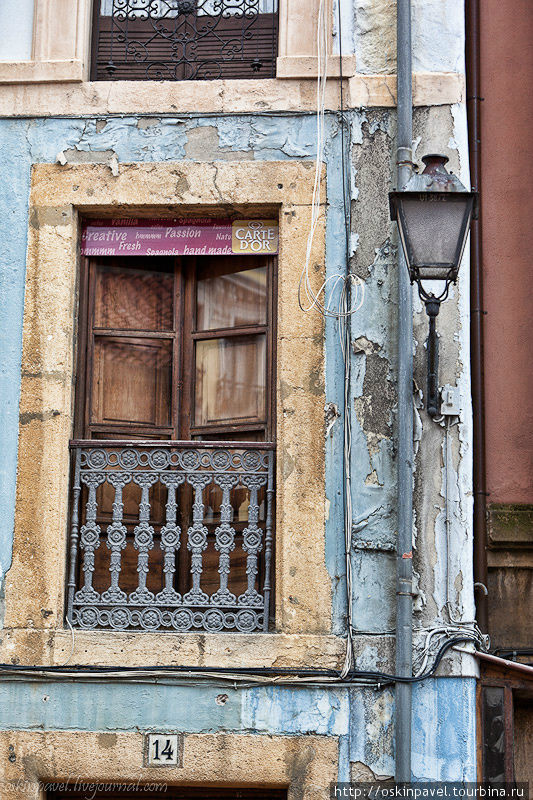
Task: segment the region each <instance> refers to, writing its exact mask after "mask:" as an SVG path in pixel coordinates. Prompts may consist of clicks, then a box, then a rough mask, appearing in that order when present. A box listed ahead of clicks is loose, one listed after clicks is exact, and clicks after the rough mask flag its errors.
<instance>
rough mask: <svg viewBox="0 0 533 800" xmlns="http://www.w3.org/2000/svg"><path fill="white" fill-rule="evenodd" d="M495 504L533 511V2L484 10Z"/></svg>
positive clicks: (495, 1)
mask: <svg viewBox="0 0 533 800" xmlns="http://www.w3.org/2000/svg"><path fill="white" fill-rule="evenodd" d="M481 96H482V97H483V98H484V101H483V102H482V103H481V126H482V128H481V130H482V210H483V270H484V292H485V304H484V305H485V310H486V311H487V312H488V313H487V315H486V316H485V317H484V322H485V402H486V444H487V488H488V491H489V492H490V495H489V497H488V498H487V499H488V502H489V503H533V478H532V476H533V0H482V2H481Z"/></svg>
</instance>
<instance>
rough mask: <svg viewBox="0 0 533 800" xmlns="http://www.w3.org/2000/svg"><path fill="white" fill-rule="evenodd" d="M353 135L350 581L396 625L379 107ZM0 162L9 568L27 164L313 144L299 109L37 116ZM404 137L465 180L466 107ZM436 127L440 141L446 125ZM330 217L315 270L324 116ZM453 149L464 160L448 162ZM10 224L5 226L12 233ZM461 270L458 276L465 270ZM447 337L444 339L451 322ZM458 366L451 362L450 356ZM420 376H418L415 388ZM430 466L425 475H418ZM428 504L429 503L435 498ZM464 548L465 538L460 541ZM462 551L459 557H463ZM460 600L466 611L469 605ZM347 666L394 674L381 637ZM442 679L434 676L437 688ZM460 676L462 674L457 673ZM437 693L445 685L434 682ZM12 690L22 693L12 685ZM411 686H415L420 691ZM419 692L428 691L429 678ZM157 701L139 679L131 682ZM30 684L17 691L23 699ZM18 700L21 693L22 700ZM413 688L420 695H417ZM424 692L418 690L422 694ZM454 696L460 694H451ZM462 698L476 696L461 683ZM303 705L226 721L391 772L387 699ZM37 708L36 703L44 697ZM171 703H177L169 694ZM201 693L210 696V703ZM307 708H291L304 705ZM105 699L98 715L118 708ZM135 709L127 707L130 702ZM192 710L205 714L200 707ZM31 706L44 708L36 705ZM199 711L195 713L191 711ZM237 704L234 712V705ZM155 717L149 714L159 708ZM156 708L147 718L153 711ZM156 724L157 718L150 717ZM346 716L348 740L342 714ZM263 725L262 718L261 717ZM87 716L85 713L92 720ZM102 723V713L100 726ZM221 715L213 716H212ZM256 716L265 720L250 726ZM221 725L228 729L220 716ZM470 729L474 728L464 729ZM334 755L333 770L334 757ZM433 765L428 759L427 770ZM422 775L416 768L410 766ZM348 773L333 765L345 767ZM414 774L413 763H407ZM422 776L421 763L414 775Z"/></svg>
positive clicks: (429, 448)
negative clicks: (313, 737) (434, 152)
mask: <svg viewBox="0 0 533 800" xmlns="http://www.w3.org/2000/svg"><path fill="white" fill-rule="evenodd" d="M349 117H350V129H351V147H350V152H351V158H352V163H353V170H352V196H353V198H354V200H353V207H352V212H353V230H352V239H351V241H352V247H353V251H354V252H353V259H352V269H354V271H355V272H357V274H359V275H360V276H361V278H362V279H363V280H364V281H365V286H366V296H365V303H364V305H363V308H362V309H361V311H360V312H359V313H358V314H356V315H355V317H354V319H353V321H352V322H353V327H352V352H351V358H352V366H353V379H352V380H353V383H352V395H353V398H354V403H353V407H351V409H350V413H351V415H352V423H353V436H354V439H353V459H352V470H353V507H354V524H353V555H352V559H353V568H354V576H355V590H354V597H353V602H354V618H355V624H356V626H357V627H358V628H360V629H363V630H370V631H374V630H378V631H386V630H388V629H390V628H391V626H393V624H394V592H395V587H394V579H395V559H394V546H395V531H396V519H395V492H396V481H395V469H396V467H395V442H394V426H395V420H394V410H395V408H394V404H395V359H396V355H395V347H396V341H395V318H396V308H395V302H396V300H395V292H396V289H395V286H396V250H395V242H394V239H393V238H391V237H392V235H393V230H392V227H391V225H390V222H389V219H388V209H387V193H388V191H389V188H390V185H391V179H392V175H393V168H394V155H393V153H394V148H393V137H394V126H395V123H394V115H393V113H392V112H389V111H384V110H374V111H372V112H370V111H366V112H363V111H360V112H358V111H355V112H353V113H351V114H350V115H349ZM1 126H2V132H3V136H2V145H1V146H2V149H3V152H2V156H3V157H4V158H3V159H2V160H3V163H4V165H8V166H7V167H6V168H7V170H8V174H7V175H6V177H5V178H4V180H3V181H2V182H1V184H0V202H1V203H2V207H3V208H7V209H9V213H8V215H7V216H5V217H4V218H3V220H2V222H1V224H2V226H3V231H2V234H1V236H2V239H1V241H2V246H3V252H4V254H5V261H4V265H3V269H2V282H3V288H4V292H3V297H4V303H3V305H2V307H1V312H0V313H1V316H0V324H1V325H2V333H3V339H4V353H5V359H4V362H3V364H2V367H1V372H0V380H1V387H0V388H1V390H2V396H3V398H5V399H4V402H3V403H2V405H1V408H0V412H1V413H2V414H3V415H4V420H3V424H2V427H3V430H4V431H7V432H8V433H7V435H6V447H5V448H4V449H3V453H2V456H1V458H2V462H1V465H0V468H1V470H2V478H3V488H2V490H1V491H2V495H1V500H2V515H3V516H2V519H1V522H0V537H1V539H0V563H1V567H2V570H3V573H2V574H4V573H5V570H7V569H8V568H9V563H10V551H11V537H12V514H13V503H14V487H15V483H14V482H15V468H14V465H15V463H16V432H17V411H18V380H19V372H20V336H21V324H22V303H23V290H24V261H25V248H26V230H27V198H28V191H29V171H30V165H31V163H33V162H36V161H37V162H38V161H44V162H46V161H55V159H56V155H57V153H59V152H64V153H66V156H67V159H68V160H71V161H75V160H79V161H84V160H85V161H87V160H89V161H93V160H99V159H102V160H103V161H104V163H105V162H107V160H109V159H110V158H112V157H113V156H114V157H116V158H117V160H118V161H119V162H120V161H165V160H167V161H168V160H172V161H174V160H180V159H184V158H185V159H194V160H216V159H219V160H226V159H229V160H237V159H251V158H254V159H259V160H265V159H266V160H268V159H276V160H282V159H288V158H309V159H312V158H313V157H314V153H315V147H316V144H315V119H314V117H313V116H311V115H302V116H296V117H294V116H291V117H284V116H283V115H282V114H280V115H277V116H275V117H262V118H261V117H246V116H242V117H231V118H227V117H220V118H212V117H209V118H204V119H202V118H190V119H188V118H175V119H173V118H170V119H164V120H160V119H158V118H156V117H154V118H145V117H143V118H136V117H127V118H110V119H103V118H94V119H88V120H86V119H68V120H55V119H40V120H20V121H15V120H12V121H2V122H1ZM415 130H416V135H417V136H418V137H420V144H419V152H427V151H428V150H431V149H435V147H436V148H437V149H442V147H443V145H447V147H448V151H449V153H450V154H451V155H452V156H454V158H455V162H454V163H453V162H452V163H453V165H454V166H455V167H456V168H457V167H458V166H460V167H461V169H462V171H463V172H462V173H461V177H462V178H463V180H465V177H464V169H465V163H466V160H465V154H466V150H465V139H464V109H462V108H458V109H453V110H450V109H449V108H446V107H443V108H433V109H423V110H421V111H419V112H418V113H417V117H416V121H415ZM443 130H445V131H446V136H445V138H444V139H443V136H442V131H443ZM328 134H329V135H328V148H327V154H326V157H327V162H328V204H329V205H328V220H327V265H326V268H327V274H328V275H333V274H334V273H336V272H337V271H338V270H339V269H342V264H343V240H342V236H339V231H340V230H342V219H343V209H342V193H341V185H342V179H341V172H340V158H339V148H340V134H339V128H338V125H337V121H336V119H335V117H333V116H330V117H328ZM458 156H460V158H461V163H460V165H459V162H458ZM14 232H15V235H13V233H14ZM465 272H466V270H463V276H464V275H465ZM465 280H466V279H465V278H464V277H462V278H461V283H460V285H459V290H458V291H459V293H458V294H457V293H456V294H455V296H454V299H453V301H452V302H450V303H449V304H448V305H447V306H446V308H445V309H443V312H442V314H441V318H439V324H441V326H442V328H441V332H442V334H443V341H442V365H443V369H444V370H447V372H446V374H445V379H446V380H447V381H450V382H454V377H455V375H456V376H457V377H458V379H459V380H460V382H461V386H462V390H463V396H464V398H465V419H466V422H463V423H461V425H460V426H459V427H458V429H457V428H456V429H455V430H454V431H453V433H452V444H451V449H452V452H453V454H454V468H453V484H454V490H453V496H454V500H453V503H454V509H453V512H454V514H453V526H454V527H453V530H454V535H455V533H457V535H458V536H462V537H463V539H460V538H459V539H458V544H459V547H458V548H457V552H454V553H453V554H452V562H453V564H454V569H456V575H455V577H454V580H453V581H452V582H453V583H454V584H456V580H455V578H456V577H457V576H458V575H459V572H461V573H463V574H462V578H461V580H462V589H463V591H462V594H461V596H460V598H459V602H460V603H461V604H462V607H463V609H464V613H465V614H468V613H471V601H470V592H471V576H470V575H469V573H468V564H467V563H466V561H465V558H466V560H467V558H468V547H469V535H470V533H469V527H468V525H469V514H470V499H469V491H470V486H469V468H468V466H467V463H468V455H469V447H470V443H469V442H470V439H469V436H470V432H469V427H468V411H469V409H468V401H467V388H468V384H467V381H468V376H467V374H466V370H465V364H466V361H465V353H466V348H467V340H466V335H467V333H466V331H467V328H466V326H464V325H463V326H462V327H461V326H459V327H458V325H457V322H458V316H457V303H459V307H460V309H461V314H462V315H463V320H466V319H467V317H466V298H467V293H466V291H467V286H466V283H465ZM420 311H421V310H420V309H418V314H417V328H416V339H417V343H418V347H417V367H416V369H417V375H418V376H422V375H424V374H425V365H424V358H423V356H424V353H423V340H424V338H425V319H424V316H423V315H422V314H421V313H420ZM457 330H458V331H459V332H458V333H457V334H456V331H457ZM325 335H326V353H327V356H326V387H327V389H326V391H327V400H328V401H329V402H331V403H334V404H336V405H337V407H338V408H342V402H343V391H342V364H341V358H340V353H339V348H338V345H337V336H338V332H337V330H336V326H335V323H334V322H328V324H327V326H326V334H325ZM453 365H455V366H453ZM420 381H421V378H419V382H420ZM432 425H433V423H428V421H427V418H426V419H425V420H424V428H423V434H422V435H423V440H422V444H421V447H420V449H419V461H418V474H424V476H425V477H424V483H423V484H422V482H421V481H418V482H417V498H416V511H417V550H416V561H415V567H416V569H417V570H418V571H419V572H420V576H421V578H420V581H421V587H422V592H423V597H424V598H425V604H423V605H422V608H423V611H422V613H421V615H419V620H420V621H424V622H425V623H428V622H430V621H433V620H434V619H436V618H437V617H438V615H439V613H440V612H441V610H442V597H441V594H442V592H441V588H440V586H441V585H442V564H443V558H444V542H443V533H442V491H443V475H442V468H443V467H442V443H443V436H442V430H441V429H440V428H437V427H436V426H434V427H431V426H432ZM341 442H342V432H341V425H339V424H336V423H335V421H334V422H333V424H332V425H331V428H330V432H329V435H328V437H327V440H326V457H327V476H326V480H327V505H328V509H329V519H328V523H327V529H326V562H327V566H328V569H329V572H330V575H331V580H332V586H333V590H334V611H335V613H334V624H335V631H336V632H337V633H342V632H343V630H344V624H345V598H344V585H343V570H344V562H343V542H342V536H341V535H340V530H341V525H342V523H341V520H342V502H341V493H340V485H339V478H338V475H339V464H340V463H341V462H340V457H341ZM428 476H429V479H428ZM436 506H437V507H436ZM465 544H466V545H467V546H466V547H464V545H465ZM465 554H466V555H465ZM469 603H470V606H469ZM356 646H357V651H356V655H357V659H358V662H357V663H358V666H360V667H363V666H365V667H368V668H380V669H391V668H392V664H393V661H392V654H393V652H392V640H391V639H390V637H388V638H387V637H385V638H383V639H379V640H376V639H375V638H372V637H361V638H360V639H358V641H357V645H356ZM437 683H438V684H441V683H442V681H440V682H433V683H432V684H431V686H437ZM458 683H459V684H460V683H461V682H458ZM444 684H445V686H446V688H443V689H442V690H439V691H442V692H444V693H446V692H452V694H453V692H456V693H457V692H459V694H461V692H463V689H462V688H461V689H455V688H454V687H453V686H452V682H451V681H444ZM21 691H22V690H21ZM420 691H422V689H420ZM425 691H427V692H428V693H429V695H428V696H430V697H433V696H434V694H432V692H433V690H432V689H431V688H427V689H426V690H425ZM143 692H145V693H147V695H146V697H147V698H149V699H150V702H149V705H150V704H151V702H152V700H153V695H150V692H149V690H148V689H143ZM31 694H32V692H31V691H30V692H29V695H30V696H31ZM22 696H23V695H22V694H21V697H22ZM422 696H423V695H421V697H422ZM424 696H425V695H424ZM461 696H462V694H461ZM468 696H469V697H471V696H473V689H472V687H471V688H470V694H469V695H468ZM310 698H311V699H310V701H309V703H310V704H309V703H308V705H307V706H306V702H307V701H306V700H305V697H304V695H302V694H301V693H298V692H292V693H291V692H289V691H286V690H282V689H280V690H279V692H278V693H277V694H276V693H270V694H268V693H266V694H265V693H264V692H263V693H262V694H261V692H258V691H256V690H253V692H252V693H251V694H249V695H243V697H242V715H243V716H242V717H241V716H240V717H239V721H238V723H235V724H236V725H237V727H239V726H242V725H244V727H245V728H248V727H251V728H254V729H256V728H258V727H260V728H261V729H262V730H263V729H264V730H267V729H268V730H278V729H279V730H281V731H282V732H286V733H292V732H296V731H304V732H318V733H321V734H325V735H329V734H335V735H338V736H339V737H340V739H339V742H340V744H339V748H340V750H339V752H340V754H341V758H340V765H339V774H341V773H342V774H344V775H346V774H347V773H346V769H347V766H346V765H347V764H349V763H350V762H352V763H354V764H355V763H360V764H365V765H367V767H368V768H369V769H371V770H372V771H373V772H374V773H375V774H380V775H381V774H383V775H390V774H391V773H392V770H393V763H392V743H391V742H392V739H391V737H392V733H391V731H392V723H391V719H392V714H393V701H392V695H391V694H390V693H389V692H385V693H384V692H373V691H371V690H364V691H362V690H357V689H354V690H352V693H351V697H350V701H349V702H348V701H347V700H346V696H345V695H344V694H342V693H341V694H339V695H338V696H336V698H337V699H335V701H333V696H330V695H329V693H327V692H322V693H320V695H315V696H313V695H311V696H310ZM40 702H42V701H40ZM83 702H84V701H83V700H82V698H81V696H80V697H79V698H77V699H76V703H75V705H76V708H77V712H76V714H77V715H78V716H77V719H78V721H79V720H80V719H81V718H82V716H83V714H82V710H83ZM173 702H177V696H175V698H174V700H173ZM206 703H207V701H206ZM302 703H303V706H302ZM118 705H119V704H118V703H117V699H116V697H115V699H114V700H113V701H112V704H111V710H110V712H109V713H110V714H111V717H110V719H109V723H108V724H109V725H111V726H113V724H114V723H113V719H114V717H113V715H114V714H115V713H116V709H117V708H118ZM135 705H136V706H139V704H138V703H135ZM200 706H201V707H202V709H204V708H205V709H206V710H207V709H208V708H209V705H208V703H207V704H206V705H205V706H204V701H201V703H200ZM39 707H40V706H39ZM423 708H424V710H421V711H420V712H419V718H418V723H419V729H420V731H427V730H428V728H429V727H430V726H431V713H432V712H431V713H430V710H429V705H428V703H427V702H426V701H424V705H423ZM202 713H203V711H202ZM239 713H241V712H239ZM462 713H463V715H462V717H460V719H461V722H460V725H461V726H462V730H463V733H464V735H465V737H466V739H468V742H469V745H468V746H469V747H470V745H471V738H472V737H471V731H470V732H469V731H468V722H467V721H466V717H465V713H466V712H462ZM156 717H157V715H156ZM154 718H155V717H154ZM158 719H159V717H158ZM348 719H350V720H351V725H350V730H351V734H350V736H348V723H347V720H348ZM267 720H273V721H272V722H267ZM95 724H96V723H95ZM106 724H107V723H106ZM226 724H229V723H226V722H221V723H220V725H222V726H224V725H226ZM261 726H262V727H261ZM230 728H231V726H230ZM447 733H448V732H447V731H443V737H442V741H441V740H440V739H438V741H435V739H433V740H432V741H431V742H430V743H429V744H428V742H429V739H428V740H427V741H425V740H424V741H422V743H421V744H420V746H419V749H420V752H421V753H422V754H423V753H424V752H426V751H427V748H428V747H431V748H432V750H431V752H432V753H433V755H434V757H435V759H436V760H435V762H434V768H433V767H431V769H430V771H431V777H434V778H436V777H438V776H440V775H441V774H443V769H444V767H443V766H442V765H443V764H444V765H445V764H446V763H447V762H446V759H447V755H446V753H447V750H446V745H445V742H446V736H445V735H444V734H446V735H447ZM469 735H470V738H468V737H469ZM343 765H344V766H343ZM439 765H440V766H439ZM417 769H418V768H417ZM343 770H344V772H343ZM417 774H419V775H422V772H420V773H418V772H417ZM424 774H425V773H424Z"/></svg>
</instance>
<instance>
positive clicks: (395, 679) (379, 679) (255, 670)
mask: <svg viewBox="0 0 533 800" xmlns="http://www.w3.org/2000/svg"><path fill="white" fill-rule="evenodd" d="M460 642H473V643H476V642H477V639H476V638H475V637H473V636H455V637H454V638H453V639H449V640H448V641H447V642H445V643H444V644H443V645H442V646H441V648H440V649H439V651H438V652H437V655H436V656H435V661H434V662H433V666H432V667H431V669H429V670H428V671H427V672H424V673H423V674H422V675H417V676H412V677H401V676H399V675H389V674H388V673H386V672H379V671H365V670H352V671H351V672H350V673H349V675H348V677H347V678H346V680H345V682H346V683H347V684H349V683H351V682H353V681H357V680H358V679H365V680H371V681H373V682H375V683H376V684H379V686H380V687H381V686H385V685H387V684H390V683H420V682H421V681H425V680H427V679H428V678H431V677H432V676H433V675H434V674H435V672H436V671H437V668H438V666H439V664H440V662H441V661H442V659H443V656H444V654H445V653H446V651H447V650H449V649H450V647H454V646H455V645H456V644H459V643H460ZM17 672H18V673H21V672H22V673H26V674H29V675H31V674H32V673H36V672H47V673H52V674H54V673H62V674H65V673H68V674H69V675H70V674H71V675H72V677H76V675H77V674H78V673H81V672H84V673H91V674H93V675H94V676H95V677H98V676H99V675H106V674H108V673H121V674H123V675H125V676H127V675H128V673H133V672H157V673H160V674H161V675H162V676H164V675H165V674H166V673H169V672H170V673H172V672H179V673H182V674H183V675H184V676H185V675H187V674H188V673H201V672H203V673H207V674H209V673H211V674H216V673H218V674H219V675H224V674H227V675H231V676H234V675H235V676H241V675H242V677H243V678H246V677H249V676H251V675H266V676H272V677H283V676H284V675H291V676H296V677H316V678H318V677H328V678H337V679H339V681H340V680H341V679H340V671H339V670H335V669H292V668H287V669H279V668H278V669H275V668H273V667H242V668H240V669H233V668H231V667H190V666H168V665H167V666H153V667H146V666H143V667H124V666H120V667H102V666H92V665H87V666H84V665H81V664H78V665H75V666H72V667H60V666H57V665H54V666H49V667H47V666H36V665H33V664H32V665H28V664H0V674H1V673H8V674H9V673H17Z"/></svg>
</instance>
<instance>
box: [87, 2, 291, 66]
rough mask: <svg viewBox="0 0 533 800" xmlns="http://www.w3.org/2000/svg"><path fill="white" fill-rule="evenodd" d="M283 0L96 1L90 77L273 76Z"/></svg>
mask: <svg viewBox="0 0 533 800" xmlns="http://www.w3.org/2000/svg"><path fill="white" fill-rule="evenodd" d="M277 39H278V0H95V15H94V28H93V64H92V73H91V79H92V80H105V81H109V80H160V81H164V80H166V81H169V80H171V81H172V80H174V81H175V80H208V79H215V78H274V77H275V76H276V55H277Z"/></svg>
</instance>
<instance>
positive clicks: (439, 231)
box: [403, 198, 466, 266]
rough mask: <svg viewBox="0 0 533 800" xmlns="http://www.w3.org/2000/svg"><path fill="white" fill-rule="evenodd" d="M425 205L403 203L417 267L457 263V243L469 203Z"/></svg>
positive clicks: (440, 202) (417, 201) (414, 202)
mask: <svg viewBox="0 0 533 800" xmlns="http://www.w3.org/2000/svg"><path fill="white" fill-rule="evenodd" d="M432 201H433V202H428V201H426V202H424V203H421V202H420V201H419V200H416V199H415V200H411V199H406V200H404V201H403V208H404V213H405V222H406V225H407V231H408V235H409V238H410V241H411V247H412V248H413V260H414V263H415V264H419V265H421V266H423V265H428V266H429V265H431V264H453V263H454V262H455V260H456V258H457V243H458V242H459V239H460V234H461V231H462V229H463V221H464V216H465V210H466V202H465V203H462V202H459V201H452V202H448V203H446V202H442V201H439V200H434V198H432Z"/></svg>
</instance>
